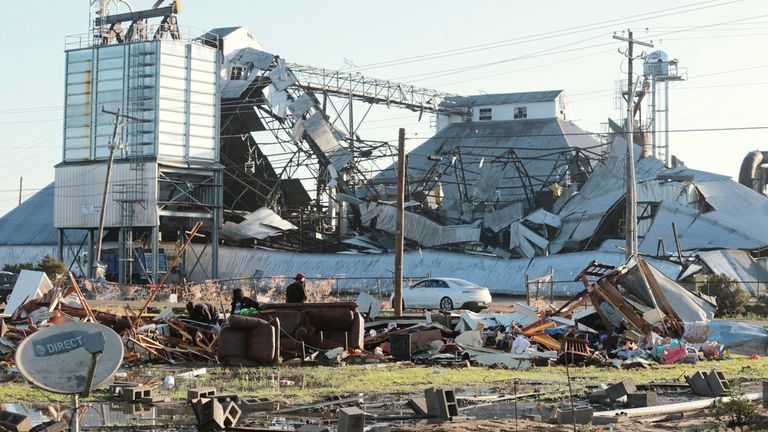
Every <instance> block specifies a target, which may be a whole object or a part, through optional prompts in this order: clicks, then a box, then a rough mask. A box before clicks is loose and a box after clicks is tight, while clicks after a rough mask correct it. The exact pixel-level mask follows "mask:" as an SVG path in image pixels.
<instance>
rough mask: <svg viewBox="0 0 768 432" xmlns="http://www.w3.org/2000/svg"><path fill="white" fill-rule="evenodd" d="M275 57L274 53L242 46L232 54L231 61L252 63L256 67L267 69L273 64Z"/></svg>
mask: <svg viewBox="0 0 768 432" xmlns="http://www.w3.org/2000/svg"><path fill="white" fill-rule="evenodd" d="M274 59H275V55H274V54H271V53H268V52H265V51H259V50H257V49H253V48H241V49H239V50H237V51H236V52H235V53H234V54H233V55H232V60H231V62H232V63H239V64H241V65H248V64H250V65H253V67H255V68H256V69H261V70H267V69H269V67H270V66H272V62H273V61H274Z"/></svg>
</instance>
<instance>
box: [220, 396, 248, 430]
mask: <svg viewBox="0 0 768 432" xmlns="http://www.w3.org/2000/svg"><path fill="white" fill-rule="evenodd" d="M217 400H218V399H217ZM219 403H220V404H221V409H222V410H223V411H224V426H226V427H228V428H231V427H235V426H237V421H238V420H240V415H241V414H242V413H243V412H242V411H241V410H240V407H238V406H237V404H236V403H234V402H232V401H227V402H221V401H219Z"/></svg>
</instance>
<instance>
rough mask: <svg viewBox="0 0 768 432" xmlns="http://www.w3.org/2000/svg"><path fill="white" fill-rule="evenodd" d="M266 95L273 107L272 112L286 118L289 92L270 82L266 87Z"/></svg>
mask: <svg viewBox="0 0 768 432" xmlns="http://www.w3.org/2000/svg"><path fill="white" fill-rule="evenodd" d="M264 97H265V99H266V101H267V103H268V104H269V106H271V107H272V112H273V113H274V114H275V115H277V116H278V117H280V118H285V110H286V109H288V93H287V92H285V91H283V90H278V89H277V87H275V86H274V85H272V84H270V85H269V87H267V88H266V89H264Z"/></svg>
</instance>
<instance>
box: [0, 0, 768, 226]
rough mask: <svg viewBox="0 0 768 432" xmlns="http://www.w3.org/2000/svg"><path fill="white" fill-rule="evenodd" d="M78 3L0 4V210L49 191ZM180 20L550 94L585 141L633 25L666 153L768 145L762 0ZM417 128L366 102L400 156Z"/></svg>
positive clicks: (439, 7) (504, 2)
mask: <svg viewBox="0 0 768 432" xmlns="http://www.w3.org/2000/svg"><path fill="white" fill-rule="evenodd" d="M89 3H90V2H89V1H88V0H77V1H75V0H40V1H38V2H35V3H34V10H33V7H32V6H31V4H30V3H29V2H28V1H22V0H0V37H2V40H4V41H6V42H5V43H4V44H3V48H2V55H0V149H2V151H3V152H4V157H2V158H0V214H4V213H6V212H7V211H9V210H11V209H13V208H14V207H15V206H16V205H17V204H18V196H19V181H20V177H23V185H22V191H21V193H22V199H26V198H28V197H29V196H31V195H32V194H34V193H35V192H36V191H38V190H40V189H41V188H43V187H44V186H46V185H47V184H48V183H50V182H51V181H53V177H54V169H53V167H54V165H56V164H57V163H59V162H60V161H61V158H62V151H61V147H62V126H63V120H62V116H63V99H64V51H65V40H66V37H67V36H70V35H76V34H84V33H87V31H88V27H89V19H90V7H89ZM152 3H153V1H152V0H133V1H132V2H131V4H132V6H133V7H134V9H146V8H149V7H150V6H151V4H152ZM630 6H631V7H630ZM121 11H124V9H123V10H121ZM33 14H34V15H35V16H34V17H33V16H32V15H33ZM178 19H179V23H180V25H181V26H182V29H183V31H186V32H189V33H192V34H193V36H194V35H198V34H202V33H203V32H205V31H206V30H208V29H211V28H216V27H231V26H244V27H247V28H248V29H249V30H250V32H251V34H253V36H254V37H255V38H256V39H258V40H259V41H260V42H261V44H262V45H263V46H264V49H265V50H266V51H269V52H272V53H275V54H279V55H280V56H281V57H282V58H284V59H286V61H287V62H289V63H299V64H304V65H312V66H317V67H324V68H328V69H336V70H345V71H350V72H359V73H361V74H363V75H365V76H369V77H375V78H380V79H388V80H392V81H397V82H403V83H409V84H413V85H416V86H419V87H425V88H430V89H435V90H440V91H445V92H449V93H453V94H459V95H474V94H481V93H508V92H521V91H537V90H553V89H561V90H564V91H565V93H566V95H568V98H569V101H570V120H572V121H573V122H574V123H576V124H577V125H578V126H580V127H581V128H582V129H585V130H587V131H591V132H599V131H601V130H604V126H603V124H605V123H606V122H607V119H608V118H613V119H618V118H621V117H622V116H623V115H624V110H625V108H623V107H621V106H620V105H618V104H617V102H616V99H617V97H616V87H617V82H618V81H619V80H625V79H626V72H627V62H626V58H625V57H624V55H623V54H622V53H621V52H620V50H622V49H624V48H626V44H625V43H623V42H621V41H618V40H614V39H613V37H612V36H613V35H614V34H618V35H624V36H626V31H627V30H628V29H631V30H632V31H633V33H634V37H635V38H636V39H639V40H643V41H646V42H652V43H653V44H654V45H655V47H654V48H642V49H641V48H640V47H637V48H636V51H635V53H636V54H640V53H641V52H642V51H643V50H644V51H645V52H646V53H647V52H650V51H652V50H655V49H661V50H664V51H665V52H667V53H668V55H669V57H670V58H676V59H678V61H679V65H680V71H681V72H683V74H684V75H685V76H686V77H687V79H686V80H684V81H680V82H675V83H673V84H671V86H670V94H669V119H670V125H669V131H670V147H671V149H670V153H671V154H673V155H675V156H677V157H678V158H679V159H681V160H683V161H684V162H685V163H686V165H687V166H689V167H691V168H695V169H700V170H705V171H712V172H716V173H719V174H724V175H728V176H731V177H733V178H737V177H738V170H739V166H740V164H741V161H742V159H743V158H744V156H745V155H746V154H747V153H748V152H750V151H752V150H757V149H760V150H768V108H767V107H766V106H765V105H766V102H765V99H766V96H768V77H766V74H767V73H768V50H766V49H765V47H766V46H768V2H766V1H765V0H688V1H674V2H670V1H668V0H663V1H657V0H651V1H645V2H632V3H629V2H617V1H615V0H590V1H582V2H574V1H569V0H550V1H546V2H522V1H509V0H498V1H496V0H493V1H492V0H486V1H478V2H474V3H471V4H470V3H469V2H466V1H455V0H439V1H438V0H420V1H416V2H413V1H411V2H405V1H400V0H393V1H390V2H371V1H369V2H365V1H359V0H358V1H351V0H350V1H346V0H345V1H333V0H329V1H325V2H318V1H305V0H295V1H292V2H290V3H289V4H288V3H279V2H256V1H252V0H222V1H205V0H182V10H181V13H180V14H179V16H178ZM635 70H636V71H642V60H641V59H640V60H637V61H635ZM431 123H432V122H431V121H430V118H429V116H424V117H423V118H422V119H421V121H419V120H418V115H417V114H414V113H412V112H410V111H406V110H400V109H396V108H390V109H382V108H379V109H377V111H376V115H375V116H373V117H371V119H370V121H368V122H366V124H365V125H364V129H362V130H361V134H362V135H363V137H364V138H367V139H384V140H395V139H396V138H397V133H398V128H400V127H404V128H406V131H407V135H408V137H409V138H411V139H410V140H409V147H411V148H412V147H413V146H415V145H417V144H418V143H419V142H420V139H424V138H427V137H429V136H430V134H432V133H433V129H432V127H431Z"/></svg>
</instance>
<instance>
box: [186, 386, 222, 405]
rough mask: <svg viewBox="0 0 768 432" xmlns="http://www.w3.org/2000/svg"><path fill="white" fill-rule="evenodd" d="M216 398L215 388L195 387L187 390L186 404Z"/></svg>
mask: <svg viewBox="0 0 768 432" xmlns="http://www.w3.org/2000/svg"><path fill="white" fill-rule="evenodd" d="M213 396H216V387H195V388H191V389H189V390H187V402H192V401H193V400H195V399H200V398H210V397H213Z"/></svg>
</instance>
